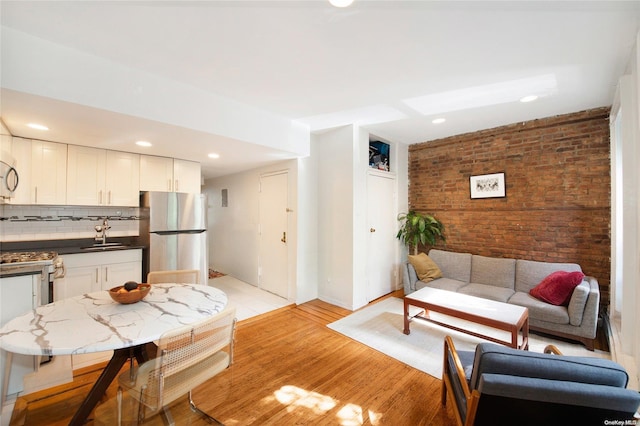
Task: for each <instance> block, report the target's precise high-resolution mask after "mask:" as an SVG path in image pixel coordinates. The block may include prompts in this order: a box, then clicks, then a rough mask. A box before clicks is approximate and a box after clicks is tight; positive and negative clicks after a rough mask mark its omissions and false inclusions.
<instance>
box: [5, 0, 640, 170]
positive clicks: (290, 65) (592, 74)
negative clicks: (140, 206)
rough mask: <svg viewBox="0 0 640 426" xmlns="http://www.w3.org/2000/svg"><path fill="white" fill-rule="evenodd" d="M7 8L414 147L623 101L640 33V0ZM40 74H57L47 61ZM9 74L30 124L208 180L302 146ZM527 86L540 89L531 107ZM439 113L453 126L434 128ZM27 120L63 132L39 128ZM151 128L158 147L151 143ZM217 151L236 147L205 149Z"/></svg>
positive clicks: (174, 69) (34, 30)
mask: <svg viewBox="0 0 640 426" xmlns="http://www.w3.org/2000/svg"><path fill="white" fill-rule="evenodd" d="M0 8H1V9H0V12H1V21H2V26H3V27H5V28H8V29H11V30H14V31H18V32H20V33H25V34H29V35H31V36H34V37H37V38H40V39H44V40H47V41H48V42H52V43H55V44H56V45H61V46H66V47H68V48H71V49H73V50H76V51H79V52H83V53H85V54H90V55H92V56H94V57H97V58H100V59H104V60H107V61H110V62H111V63H116V64H119V65H122V66H125V67H128V68H131V69H133V70H136V71H143V72H145V73H149V74H152V75H156V76H159V77H162V78H164V79H169V80H172V81H175V82H179V83H181V84H185V85H188V86H190V87H193V88H195V89H197V90H199V91H202V92H203V93H210V94H215V95H218V96H220V97H223V98H225V99H231V100H234V101H237V102H238V103H240V104H245V105H248V106H251V107H254V108H256V109H259V110H263V111H265V112H268V113H269V114H273V115H275V116H280V117H286V118H288V119H290V120H294V121H299V122H301V123H304V124H306V125H308V126H309V129H310V130H311V131H312V132H323V131H326V130H327V129H331V128H335V127H338V126H341V125H345V124H349V123H356V124H359V125H362V126H364V127H365V128H366V129H367V130H369V131H370V132H371V133H372V134H374V135H376V136H377V137H380V138H383V139H386V140H390V141H395V142H399V143H406V144H412V143H417V142H422V141H428V140H433V139H437V138H442V137H446V136H450V135H454V134H460V133H465V132H469V131H474V130H478V129H485V128H491V127H495V126H499V125H503V124H509V123H514V122H520V121H525V120H531V119H535V118H541V117H547V116H553V115H557V114H563V113H569V112H575V111H580V110H584V109H588V108H595V107H600V106H608V105H611V103H612V100H613V95H614V91H615V87H616V84H617V81H618V78H619V77H620V76H621V75H622V74H623V73H624V71H625V68H626V66H627V64H628V61H629V59H630V54H631V49H632V47H633V45H634V43H635V40H636V36H637V34H638V30H639V28H640V26H639V23H640V2H639V1H621V2H615V1H588V2H582V1H497V2H486V1H466V2H462V1H441V2H440V1H366V0H355V3H354V4H353V5H352V6H351V7H349V8H346V9H337V8H334V7H332V6H330V5H329V4H328V3H327V2H326V1H325V0H309V1H242V0H240V1H180V2H173V1H146V2H128V1H117V2H116V1H114V2H96V1H86V2H62V1H45V2H35V1H30V2H26V1H19V2H13V1H7V0H3V1H2V2H1V4H0ZM1 42H2V40H0V43H1ZM0 46H2V47H3V48H4V47H5V46H3V45H2V44H0ZM2 67H3V68H4V67H5V64H3V65H2ZM0 77H1V74H0ZM34 78H41V79H43V80H46V79H47V70H46V69H43V70H42V73H41V75H39V76H35V77H34ZM0 82H2V87H3V91H2V99H1V100H2V104H1V105H0V106H1V108H2V110H1V115H2V119H3V121H4V122H5V124H6V125H7V127H9V130H10V131H11V132H12V133H13V134H16V135H20V136H24V137H33V138H39V139H48V140H57V141H60V142H68V143H82V144H87V145H95V146H102V147H105V148H114V149H122V150H129V151H136V152H145V153H152V154H157V155H168V156H176V157H179V158H189V159H194V160H198V161H201V162H202V163H203V173H204V174H205V176H206V177H214V176H220V175H223V174H228V173H233V172H236V171H241V170H246V169H249V168H254V167H257V166H259V165H262V164H265V163H267V162H272V161H279V160H282V159H283V158H286V157H287V156H288V157H291V156H292V154H291V153H288V154H287V152H286V150H280V149H276V148H274V147H268V146H263V145H260V144H255V143H248V142H247V141H241V140H231V139H229V138H228V137H222V136H220V135H217V134H213V133H211V132H206V131H202V130H199V129H190V128H185V127H181V126H176V125H174V124H171V123H166V122H164V123H163V122H160V121H154V120H149V119H142V118H138V117H134V116H132V115H128V114H123V113H119V112H118V111H107V110H106V109H103V108H96V107H95V105H99V104H100V102H99V100H96V102H95V103H94V104H93V105H84V104H77V103H72V102H68V101H66V100H62V99H52V98H51V97H48V96H43V95H42V94H41V93H33V92H32V93H26V92H24V91H20V90H13V88H12V87H6V86H5V84H4V81H2V80H1V79H0ZM54 83H55V82H52V83H51V84H54ZM527 94H537V95H539V96H540V98H539V99H538V100H537V101H535V102H531V103H520V102H518V99H519V98H520V97H522V96H524V95H527ZM94 96H95V98H99V97H100V96H104V94H103V93H101V92H100V91H99V90H98V88H96V92H95V95H94ZM183 108H184V110H185V112H187V113H188V111H189V108H190V105H184V106H183ZM437 117H444V118H446V122H445V123H443V124H439V125H434V124H432V120H433V119H434V118H437ZM27 120H28V121H36V120H40V121H46V124H47V125H48V126H49V127H50V129H51V130H50V131H49V132H48V133H47V134H46V136H45V135H43V134H42V133H35V132H34V131H31V130H28V129H27V128H26V127H24V123H25V121H27ZM137 139H147V140H150V141H152V142H153V143H154V147H153V148H151V150H150V151H149V150H147V151H143V150H141V149H138V148H136V147H134V146H133V145H131V141H134V140H137ZM177 141H180V142H177ZM251 142H254V141H251ZM209 151H216V152H218V153H219V154H220V155H221V158H220V159H218V160H209V159H206V158H204V159H203V156H204V153H205V152H209Z"/></svg>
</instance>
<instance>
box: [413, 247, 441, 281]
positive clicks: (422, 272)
mask: <svg viewBox="0 0 640 426" xmlns="http://www.w3.org/2000/svg"><path fill="white" fill-rule="evenodd" d="M408 257H409V263H411V265H412V266H413V268H414V269H415V270H416V274H417V275H418V278H419V279H420V281H422V282H425V283H428V282H429V281H433V280H434V279H436V278H441V277H442V271H441V270H440V268H438V265H436V264H435V262H434V261H433V260H431V258H430V257H429V256H427V255H426V254H424V253H420V254H416V255H409V256H408Z"/></svg>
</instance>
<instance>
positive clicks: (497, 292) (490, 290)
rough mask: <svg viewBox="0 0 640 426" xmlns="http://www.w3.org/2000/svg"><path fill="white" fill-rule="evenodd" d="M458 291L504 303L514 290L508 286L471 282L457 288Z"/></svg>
mask: <svg viewBox="0 0 640 426" xmlns="http://www.w3.org/2000/svg"><path fill="white" fill-rule="evenodd" d="M458 293H462V294H468V295H470V296H476V297H482V298H483V299H490V300H495V301H497V302H503V303H506V302H507V301H508V300H509V299H510V298H511V296H513V293H514V291H513V290H512V289H510V288H504V287H496V286H493V285H487V284H476V283H471V284H467V285H465V286H464V287H462V288H460V289H459V290H458Z"/></svg>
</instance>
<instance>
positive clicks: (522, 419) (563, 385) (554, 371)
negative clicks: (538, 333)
mask: <svg viewBox="0 0 640 426" xmlns="http://www.w3.org/2000/svg"><path fill="white" fill-rule="evenodd" d="M550 351H553V348H550ZM546 352H548V351H547V350H545V353H543V354H541V353H534V352H528V351H522V350H517V349H512V348H507V347H504V346H500V345H496V344H493V343H481V344H479V345H478V346H477V347H476V350H475V352H470V351H460V352H458V351H456V349H455V346H454V344H453V341H452V340H451V338H450V337H449V336H447V337H446V338H445V344H444V366H443V367H444V368H443V372H442V376H443V377H442V404H443V405H445V404H446V402H447V397H448V398H449V399H450V400H451V402H452V403H453V405H454V412H455V415H456V419H457V421H458V424H459V425H465V426H466V425H492V426H495V425H513V424H518V425H545V424H546V425H549V424H585V425H591V424H593V425H603V424H615V423H613V422H611V421H615V420H617V421H624V420H631V419H634V415H635V413H636V410H637V409H638V406H639V405H640V393H638V392H636V391H633V390H630V389H626V386H627V383H628V380H629V376H628V375H627V372H626V371H625V370H624V369H623V368H622V367H621V366H620V365H619V364H617V363H615V362H613V361H611V360H607V359H600V358H590V357H574V356H562V355H561V354H559V352H558V351H557V350H556V351H554V352H556V354H552V353H546ZM606 421H608V422H607V423H605V422H606ZM623 424H624V423H623ZM634 424H635V423H634Z"/></svg>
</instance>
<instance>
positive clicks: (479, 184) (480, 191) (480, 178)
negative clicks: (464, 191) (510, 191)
mask: <svg viewBox="0 0 640 426" xmlns="http://www.w3.org/2000/svg"><path fill="white" fill-rule="evenodd" d="M469 189H470V191H471V198H472V199H473V198H501V197H506V194H507V192H506V189H505V184H504V173H492V174H489V175H476V176H470V177H469Z"/></svg>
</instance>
